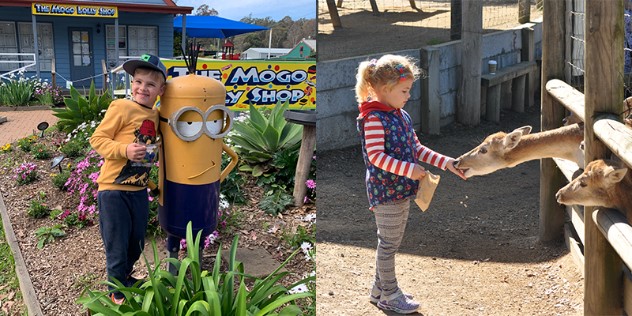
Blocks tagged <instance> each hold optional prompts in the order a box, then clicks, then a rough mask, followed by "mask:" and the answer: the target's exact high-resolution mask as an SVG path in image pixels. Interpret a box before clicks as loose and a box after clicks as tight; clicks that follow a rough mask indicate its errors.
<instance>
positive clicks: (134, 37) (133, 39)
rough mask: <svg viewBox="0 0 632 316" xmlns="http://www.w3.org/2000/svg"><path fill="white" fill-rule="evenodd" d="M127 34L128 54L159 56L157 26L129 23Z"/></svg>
mask: <svg viewBox="0 0 632 316" xmlns="http://www.w3.org/2000/svg"><path fill="white" fill-rule="evenodd" d="M152 35H153V36H152ZM127 36H128V37H127V43H128V51H127V54H128V56H141V55H142V54H152V55H156V56H158V27H157V26H147V25H129V26H128V27H127Z"/></svg>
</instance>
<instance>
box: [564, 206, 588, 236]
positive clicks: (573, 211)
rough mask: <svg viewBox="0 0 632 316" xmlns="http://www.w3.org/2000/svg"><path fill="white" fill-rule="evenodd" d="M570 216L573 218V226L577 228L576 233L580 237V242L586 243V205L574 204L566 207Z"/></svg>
mask: <svg viewBox="0 0 632 316" xmlns="http://www.w3.org/2000/svg"><path fill="white" fill-rule="evenodd" d="M566 210H567V213H568V216H569V218H570V219H571V223H572V224H573V228H574V229H575V233H576V234H577V237H579V242H580V243H581V244H582V246H583V245H584V242H585V240H586V237H585V235H584V230H585V228H584V207H583V206H581V205H572V206H567V207H566Z"/></svg>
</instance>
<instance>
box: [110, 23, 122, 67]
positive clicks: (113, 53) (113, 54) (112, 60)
mask: <svg viewBox="0 0 632 316" xmlns="http://www.w3.org/2000/svg"><path fill="white" fill-rule="evenodd" d="M114 27H115V26H114V25H106V27H105V45H106V50H107V52H106V53H107V66H108V67H109V68H114V67H116V66H117V65H119V64H120V63H121V62H120V61H118V60H117V58H116V46H117V44H118V49H119V56H127V33H126V27H125V26H123V25H119V32H118V33H119V34H118V43H115V42H116V36H115V34H114Z"/></svg>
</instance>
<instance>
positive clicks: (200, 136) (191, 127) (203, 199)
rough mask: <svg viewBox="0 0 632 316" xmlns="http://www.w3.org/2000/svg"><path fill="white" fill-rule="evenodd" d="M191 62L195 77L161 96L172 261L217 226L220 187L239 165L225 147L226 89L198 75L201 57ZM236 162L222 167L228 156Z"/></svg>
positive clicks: (178, 80) (165, 224) (229, 116)
mask: <svg viewBox="0 0 632 316" xmlns="http://www.w3.org/2000/svg"><path fill="white" fill-rule="evenodd" d="M189 58H190V61H188V62H187V66H188V68H189V75H186V76H180V77H175V78H172V79H171V80H169V81H168V82H167V84H166V90H165V93H164V95H163V97H161V100H160V106H159V107H158V108H159V112H160V132H161V134H162V135H161V136H162V148H161V151H160V164H159V174H160V176H159V188H160V196H159V199H158V204H159V206H158V218H159V221H160V226H161V227H162V228H163V229H164V230H165V231H166V232H167V234H168V237H167V248H168V250H169V252H170V253H171V255H172V257H173V256H174V253H176V252H177V251H178V250H179V248H180V239H182V238H185V237H186V226H187V224H188V222H189V221H190V222H192V226H193V234H194V236H195V234H197V233H198V231H200V230H201V231H202V235H203V236H206V235H209V234H211V233H212V232H213V231H214V230H215V228H216V226H217V213H218V209H219V192H220V190H219V189H220V182H222V181H223V180H224V179H225V178H226V176H228V174H229V173H230V172H231V170H232V169H233V168H234V167H235V166H236V165H237V161H238V157H237V154H236V153H235V152H234V151H233V150H232V149H231V148H230V147H228V146H227V145H226V144H224V142H223V137H224V136H226V134H228V132H229V131H230V129H231V127H232V123H233V112H232V111H230V110H229V109H228V108H227V107H226V106H225V105H224V103H225V102H226V88H225V87H224V85H223V84H222V83H221V82H220V81H218V80H216V79H213V78H209V77H205V76H198V75H196V74H195V68H196V65H195V64H196V61H197V57H196V56H194V55H192V57H189ZM223 152H226V153H227V154H228V156H229V157H230V159H231V160H230V163H229V164H228V165H227V166H226V168H225V169H224V170H221V168H222V153H223Z"/></svg>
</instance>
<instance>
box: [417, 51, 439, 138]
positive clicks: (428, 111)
mask: <svg viewBox="0 0 632 316" xmlns="http://www.w3.org/2000/svg"><path fill="white" fill-rule="evenodd" d="M426 51H427V52H428V54H427V56H426V60H427V61H426V63H427V67H428V77H427V78H425V79H422V85H421V89H422V91H421V100H422V102H421V131H422V132H423V133H424V134H427V135H439V133H440V129H441V93H440V90H439V89H440V88H439V80H436V79H437V78H439V66H440V64H441V56H440V55H441V51H440V50H439V49H437V48H428V49H427V50H426Z"/></svg>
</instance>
